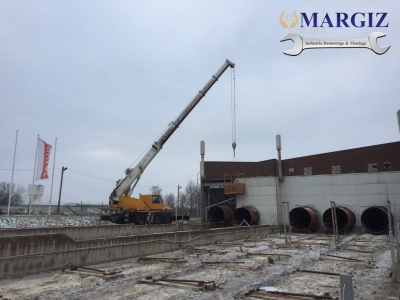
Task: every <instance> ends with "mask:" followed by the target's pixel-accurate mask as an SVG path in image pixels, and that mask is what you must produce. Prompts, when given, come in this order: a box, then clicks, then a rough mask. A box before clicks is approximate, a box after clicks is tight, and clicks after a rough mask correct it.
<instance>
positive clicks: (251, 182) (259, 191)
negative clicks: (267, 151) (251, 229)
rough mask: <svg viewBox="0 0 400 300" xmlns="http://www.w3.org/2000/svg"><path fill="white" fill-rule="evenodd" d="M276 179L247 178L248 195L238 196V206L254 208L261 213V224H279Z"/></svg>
mask: <svg viewBox="0 0 400 300" xmlns="http://www.w3.org/2000/svg"><path fill="white" fill-rule="evenodd" d="M276 180H277V179H276V177H253V178H246V194H245V195H240V196H236V206H237V207H241V206H248V205H250V206H254V207H255V208H256V209H257V210H258V212H259V213H260V220H261V222H260V224H269V225H275V224H278V219H277V218H278V216H279V214H278V204H279V203H278V201H277V185H276Z"/></svg>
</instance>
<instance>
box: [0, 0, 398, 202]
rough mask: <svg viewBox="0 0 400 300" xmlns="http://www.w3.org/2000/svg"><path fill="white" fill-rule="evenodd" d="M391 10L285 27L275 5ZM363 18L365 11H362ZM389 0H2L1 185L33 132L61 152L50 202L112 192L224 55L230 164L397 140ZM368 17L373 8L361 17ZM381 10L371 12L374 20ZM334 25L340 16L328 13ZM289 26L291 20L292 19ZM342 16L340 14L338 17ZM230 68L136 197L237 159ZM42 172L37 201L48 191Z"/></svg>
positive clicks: (104, 197) (23, 173)
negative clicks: (373, 45) (376, 35)
mask: <svg viewBox="0 0 400 300" xmlns="http://www.w3.org/2000/svg"><path fill="white" fill-rule="evenodd" d="M294 11H295V12H296V13H297V14H298V15H299V16H300V13H301V12H305V13H307V14H308V15H311V14H312V13H313V12H318V13H319V14H318V16H319V18H321V19H319V20H318V23H320V22H321V21H322V18H323V16H324V15H325V14H326V13H329V15H330V16H331V18H332V19H333V20H336V15H335V13H336V12H344V13H347V14H348V15H352V14H353V13H355V12H373V13H374V15H375V13H377V12H387V13H388V15H387V16H386V19H385V21H384V24H386V23H388V22H389V25H388V27H385V28H369V27H364V28H355V27H350V28H343V27H342V28H326V31H325V32H321V31H319V32H311V33H310V32H309V29H308V30H307V31H306V32H304V33H303V32H301V28H300V24H298V25H297V26H296V27H295V28H294V29H291V30H289V29H284V28H283V27H282V26H281V25H280V23H279V16H280V15H281V13H282V12H285V13H287V14H292V13H293V12H294ZM359 17H360V18H361V16H360V15H359ZM399 17H400V4H399V3H398V2H397V1H351V2H350V1H331V2H329V3H327V2H326V1H324V2H322V1H307V2H305V1H301V2H299V1H284V2H282V1H214V0H213V1H211V0H210V1H204V0H201V1H200V0H196V1H183V0H182V1H98V0H96V1H18V0H12V1H11V0H2V1H0V97H1V98H0V99H1V100H0V101H1V102H0V104H1V107H0V112H1V118H0V182H1V181H7V182H9V181H11V169H12V163H13V154H14V145H15V137H16V131H17V130H18V131H19V133H18V145H17V153H16V161H15V174H14V183H16V184H22V185H24V186H27V185H28V184H31V183H32V177H33V166H34V161H35V151H36V140H37V135H38V134H40V137H41V138H42V139H43V140H45V141H46V142H47V143H50V144H52V145H53V151H54V144H55V139H56V138H57V139H58V141H57V152H56V162H55V168H56V169H55V174H54V184H53V193H52V195H53V196H52V198H53V199H52V201H53V203H56V202H57V200H58V192H59V187H60V177H61V167H62V166H65V167H68V170H67V171H65V173H64V182H63V193H62V202H64V203H66V202H81V201H82V202H83V203H102V202H103V203H104V204H106V203H108V197H109V194H110V193H111V191H112V190H113V188H114V187H115V181H116V180H118V179H119V178H122V177H124V175H125V174H124V170H125V169H126V168H127V167H133V166H135V164H132V163H134V161H135V160H136V159H137V158H138V157H140V155H141V154H142V153H143V151H145V150H146V149H147V147H148V146H150V145H151V144H152V143H153V141H154V140H155V139H156V138H157V137H158V136H159V135H160V134H161V133H162V132H163V130H165V129H166V127H167V125H168V124H169V122H171V121H172V120H174V118H175V117H176V116H177V115H178V114H179V113H180V112H181V111H182V110H183V109H184V107H185V106H186V105H187V104H188V103H189V102H190V101H191V100H192V98H193V97H194V96H195V95H196V93H197V92H198V90H199V89H201V88H202V87H203V86H204V85H205V83H206V82H207V81H208V80H209V79H210V77H211V75H213V74H214V73H215V72H216V71H217V70H218V69H219V67H220V66H221V65H222V64H223V63H224V61H225V60H226V59H229V60H231V61H232V62H234V63H235V64H236V68H235V75H236V84H235V86H236V89H235V92H236V93H235V95H236V119H237V121H236V126H237V127H236V143H237V149H236V161H262V160H267V159H273V158H276V148H275V136H276V134H278V133H279V134H281V136H282V158H283V159H285V158H293V157H300V156H306V155H312V154H319V153H325V152H331V151H339V150H344V149H351V148H357V147H363V146H370V145H376V144H382V143H390V142H395V141H398V140H399V136H400V133H399V130H398V125H397V118H396V112H397V110H399V109H400V102H399V99H398V97H399V94H400V83H399V78H400V74H399V73H400V68H399V62H400V52H399V46H400V41H399V39H398V37H399V33H400V25H399V24H400V23H399V19H400V18H399ZM366 19H367V17H366ZM376 21H377V19H374V25H375V24H376ZM334 23H336V22H334ZM289 24H290V22H289ZM334 25H336V24H334ZM374 31H378V32H383V33H385V34H387V36H386V37H384V38H381V39H379V40H378V42H379V44H380V45H382V46H385V45H391V48H390V49H389V51H388V52H387V53H385V54H384V55H376V54H375V53H374V52H372V51H371V50H368V49H318V50H305V51H303V53H301V54H300V55H299V56H295V57H291V56H287V55H284V54H283V51H285V50H289V49H291V48H292V47H293V43H292V42H290V41H287V42H282V43H281V42H280V39H281V38H282V37H283V36H284V35H285V34H286V33H288V32H295V33H298V34H300V35H302V36H304V37H308V38H367V37H368V36H369V35H370V34H371V33H372V32H374ZM231 78H232V73H231V70H230V69H228V70H227V71H226V72H225V73H224V74H223V75H222V77H221V78H220V80H219V81H218V82H217V83H216V84H215V85H214V86H213V87H212V88H211V90H210V91H209V93H208V94H207V96H206V97H205V98H204V99H203V100H202V101H201V102H200V104H199V105H198V106H197V107H196V108H195V109H194V110H193V111H192V113H191V114H190V115H189V116H188V117H187V119H186V120H185V121H184V122H183V123H182V124H181V126H180V127H179V129H178V130H177V131H176V132H175V133H174V135H173V136H172V137H171V138H170V139H169V140H168V142H167V143H166V144H165V145H164V147H163V149H162V150H161V152H160V153H159V155H158V156H157V157H156V158H155V159H154V160H153V162H152V163H151V164H150V166H149V167H148V168H147V169H146V171H145V173H144V174H143V176H142V178H141V180H140V182H139V184H138V186H137V187H136V189H135V191H134V194H133V196H138V194H139V193H148V192H149V187H150V186H152V185H159V186H160V187H161V188H162V190H163V194H165V193H170V192H173V193H176V190H177V185H178V184H179V185H183V186H186V184H187V182H188V181H189V180H193V181H194V182H195V183H196V182H197V178H198V177H197V176H198V172H199V161H200V141H202V140H204V141H205V143H206V155H205V159H206V160H207V161H232V160H233V153H232V147H231V144H232V119H231ZM53 154H54V152H52V156H51V162H50V167H49V171H50V179H48V180H41V181H35V183H36V184H43V185H44V186H45V195H44V196H43V198H42V200H41V203H43V204H46V203H48V201H49V199H50V190H51V170H52V167H53Z"/></svg>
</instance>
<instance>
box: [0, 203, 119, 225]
mask: <svg viewBox="0 0 400 300" xmlns="http://www.w3.org/2000/svg"><path fill="white" fill-rule="evenodd" d="M0 212H1V213H0V228H3V229H4V228H44V227H68V226H93V225H113V223H110V222H100V221H99V213H100V208H99V207H85V206H83V207H82V206H61V207H60V214H57V206H52V207H51V210H50V216H49V215H48V212H49V207H48V206H46V205H34V206H32V211H31V215H30V216H29V215H28V206H27V205H25V206H17V207H11V209H10V215H7V207H4V206H1V207H0Z"/></svg>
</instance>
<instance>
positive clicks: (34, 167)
mask: <svg viewBox="0 0 400 300" xmlns="http://www.w3.org/2000/svg"><path fill="white" fill-rule="evenodd" d="M38 146H39V135H37V141H36V154H35V165H34V166H33V178H32V184H35V172H36V161H37V152H38ZM34 197H36V196H34ZM31 209H32V196H30V198H29V215H31Z"/></svg>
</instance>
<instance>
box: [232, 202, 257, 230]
mask: <svg viewBox="0 0 400 300" xmlns="http://www.w3.org/2000/svg"><path fill="white" fill-rule="evenodd" d="M259 215H260V214H259V213H258V211H257V209H256V208H255V207H253V206H243V207H238V208H236V209H235V211H234V212H233V223H234V224H235V225H236V226H239V225H240V224H241V223H242V222H243V220H245V221H246V222H247V224H249V225H258V223H259V221H260V217H259Z"/></svg>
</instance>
